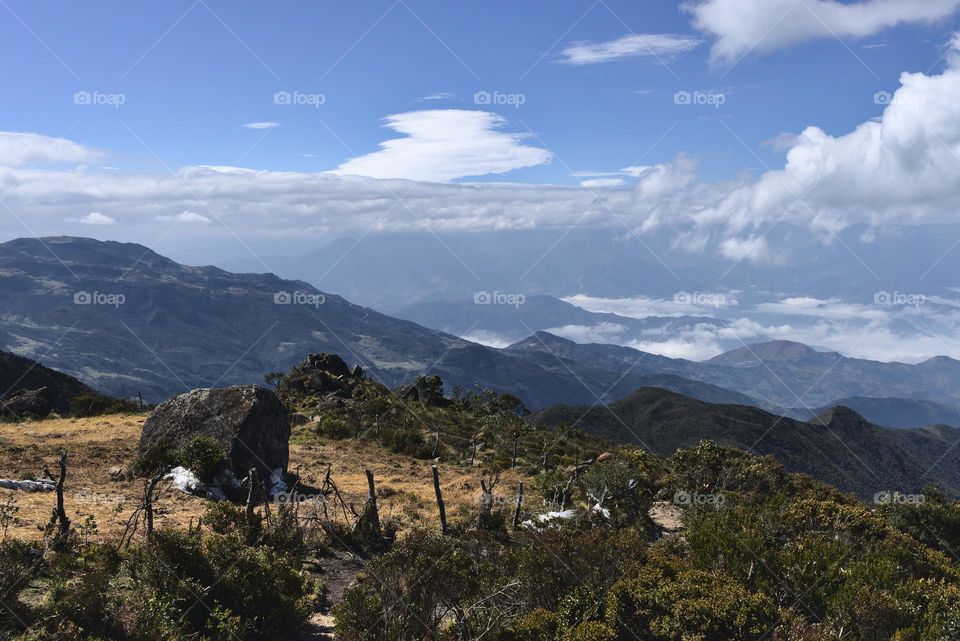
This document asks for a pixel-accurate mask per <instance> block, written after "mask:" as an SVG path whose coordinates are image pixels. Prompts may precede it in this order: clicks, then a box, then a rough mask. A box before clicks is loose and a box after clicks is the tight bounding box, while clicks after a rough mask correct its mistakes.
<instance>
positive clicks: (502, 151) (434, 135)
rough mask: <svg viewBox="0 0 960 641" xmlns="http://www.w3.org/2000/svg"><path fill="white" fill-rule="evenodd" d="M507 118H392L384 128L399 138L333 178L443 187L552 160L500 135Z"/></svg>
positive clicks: (458, 113) (470, 114) (475, 114)
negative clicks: (421, 182) (431, 183)
mask: <svg viewBox="0 0 960 641" xmlns="http://www.w3.org/2000/svg"><path fill="white" fill-rule="evenodd" d="M505 124H506V119H504V118H503V117H502V116H499V115H497V114H495V113H491V112H487V111H471V110H463V109H428V110H423V111H412V112H408V113H402V114H394V115H392V116H388V117H387V118H386V126H387V128H388V129H392V130H393V131H396V132H397V133H401V134H404V135H405V137H403V138H395V139H393V140H387V141H385V142H382V143H380V147H381V149H380V150H379V151H375V152H373V153H370V154H367V155H365V156H359V157H357V158H352V159H350V160H348V161H347V162H345V163H343V164H342V165H340V166H339V167H337V169H336V170H334V171H333V172H331V173H334V174H339V175H350V174H352V175H358V176H369V177H372V178H409V179H411V180H424V181H436V182H447V181H450V180H454V179H456V178H462V177H465V176H484V175H488V174H503V173H506V172H508V171H512V170H514V169H520V168H523V167H532V166H535V165H540V164H543V163H545V162H549V161H550V160H551V159H552V158H553V154H551V153H550V152H549V151H547V150H546V149H541V148H539V147H532V146H529V145H526V144H524V140H525V139H526V138H528V136H527V135H525V134H517V133H506V132H503V131H499V129H501V128H502V127H503V126H504V125H505Z"/></svg>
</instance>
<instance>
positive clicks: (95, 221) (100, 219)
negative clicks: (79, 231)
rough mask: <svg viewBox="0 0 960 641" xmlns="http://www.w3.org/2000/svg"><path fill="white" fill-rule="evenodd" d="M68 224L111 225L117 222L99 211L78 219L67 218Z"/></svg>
mask: <svg viewBox="0 0 960 641" xmlns="http://www.w3.org/2000/svg"><path fill="white" fill-rule="evenodd" d="M66 221H67V222H68V223H79V224H81V225H112V224H113V223H115V222H117V221H115V220H114V219H113V218H110V216H106V215H104V214H101V213H100V212H99V211H92V212H90V213H89V214H87V215H86V216H82V217H80V218H67V219H66Z"/></svg>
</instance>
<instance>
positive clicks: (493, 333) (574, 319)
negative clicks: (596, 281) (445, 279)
mask: <svg viewBox="0 0 960 641" xmlns="http://www.w3.org/2000/svg"><path fill="white" fill-rule="evenodd" d="M494 294H496V293H495V292H478V293H477V294H476V296H475V297H474V298H473V299H468V300H456V301H446V300H445V301H430V302H421V303H414V304H412V305H409V306H407V307H404V308H403V309H400V310H399V311H397V312H394V314H393V315H394V316H396V317H397V318H402V319H405V320H410V321H413V322H415V323H418V324H420V325H423V326H425V327H432V328H434V329H439V330H441V331H444V332H447V333H449V334H454V335H456V336H463V337H465V338H473V337H476V339H477V340H479V339H480V338H481V337H485V338H487V339H488V340H490V341H491V342H492V341H497V342H500V343H507V344H509V343H515V342H518V341H521V340H523V339H524V338H527V337H528V336H530V335H531V334H532V333H534V332H538V331H553V332H556V331H558V330H560V329H564V328H566V329H567V330H568V331H570V332H573V333H576V332H582V333H585V334H587V335H589V334H591V333H594V332H603V333H604V334H605V335H606V336H608V337H609V342H611V343H626V342H631V341H642V340H649V339H650V337H651V336H658V335H667V336H670V335H676V334H678V333H680V332H683V331H685V330H692V329H694V328H696V327H698V326H703V325H706V326H710V327H714V328H721V327H726V326H727V325H728V323H727V322H726V321H723V320H718V319H715V318H709V317H706V316H649V317H647V318H629V317H626V316H620V315H618V314H610V313H601V312H591V311H588V310H586V309H583V308H581V307H577V306H576V305H573V304H571V303H568V302H566V301H563V300H560V299H559V298H554V297H553V296H545V295H533V296H523V298H518V299H516V300H517V302H516V303H515V304H499V303H498V302H497V301H495V300H493V299H492V297H493V296H494Z"/></svg>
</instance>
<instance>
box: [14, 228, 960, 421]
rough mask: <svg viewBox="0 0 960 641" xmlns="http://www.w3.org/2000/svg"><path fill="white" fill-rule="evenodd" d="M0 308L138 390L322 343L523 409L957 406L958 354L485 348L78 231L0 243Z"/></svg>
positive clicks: (36, 345)
mask: <svg viewBox="0 0 960 641" xmlns="http://www.w3.org/2000/svg"><path fill="white" fill-rule="evenodd" d="M547 303H548V304H551V305H552V304H554V303H551V302H550V301H547ZM0 309H2V310H3V311H2V314H0V349H3V350H7V351H11V352H14V353H17V354H20V355H24V356H29V357H34V358H40V357H42V359H43V361H44V364H46V365H49V366H51V367H54V368H56V369H59V370H61V371H63V372H65V373H67V374H70V375H72V376H75V377H77V378H78V379H80V380H82V381H84V382H85V383H87V384H90V385H92V386H94V387H96V388H98V389H102V390H104V391H106V392H108V393H111V394H113V395H116V396H121V397H131V396H135V395H136V394H137V393H138V392H142V393H143V396H144V398H145V399H146V400H148V401H157V400H163V399H165V398H166V397H168V396H170V395H171V394H173V393H178V392H182V391H184V390H186V389H189V388H194V387H209V386H213V385H228V384H235V383H258V382H261V381H262V377H263V375H264V374H265V373H267V372H270V371H274V370H287V369H289V368H290V367H292V366H293V364H295V363H296V362H298V361H299V360H300V359H302V358H303V356H304V355H305V354H308V353H311V352H332V353H339V354H343V355H344V357H345V358H346V359H347V360H348V361H349V362H351V364H353V363H357V364H360V365H362V366H363V367H364V369H365V370H367V371H368V372H369V373H370V374H371V375H373V376H375V377H377V378H378V379H380V380H382V381H383V382H384V383H386V384H388V385H391V386H395V385H399V384H403V383H407V382H410V381H411V380H412V379H413V378H414V377H416V376H417V375H420V374H424V373H431V374H438V375H440V376H441V377H442V378H443V379H444V382H445V383H446V385H447V389H448V391H450V390H452V389H453V388H454V387H455V386H460V387H464V388H470V387H473V386H474V385H480V386H483V387H492V388H494V389H498V390H502V391H509V392H512V393H514V394H517V395H518V396H519V397H520V398H521V399H523V400H524V401H525V402H526V403H527V404H528V406H529V407H531V408H534V409H535V408H539V407H546V406H548V405H552V404H555V403H557V402H569V403H575V404H582V403H586V404H592V403H611V402H613V401H615V400H617V399H619V398H622V397H624V396H626V395H628V394H630V393H631V392H633V391H634V390H636V389H637V388H638V387H642V386H646V385H658V386H662V387H665V388H667V389H674V390H677V391H680V392H683V393H684V394H688V395H690V396H693V397H696V398H701V399H703V400H708V401H721V402H729V403H740V404H753V405H756V406H759V407H762V408H765V409H769V410H771V411H778V412H780V411H781V410H779V409H778V408H788V409H789V408H793V409H801V410H806V409H807V408H811V409H812V408H821V407H824V406H827V405H829V404H831V403H832V402H833V401H835V400H836V399H841V398H850V397H859V396H873V397H877V396H881V397H890V398H905V399H914V400H924V401H931V402H935V403H940V404H943V405H947V406H954V405H957V406H960V362H957V361H954V360H952V359H949V358H946V357H940V358H935V359H931V360H929V361H927V362H925V363H921V364H919V365H906V364H902V363H877V362H873V361H866V360H862V359H849V358H846V357H843V356H841V355H839V354H836V353H824V352H819V351H816V350H813V349H812V348H809V347H806V346H803V345H801V344H798V343H790V342H786V341H776V342H771V343H766V344H760V345H753V346H749V347H745V348H743V349H739V350H734V351H732V352H728V353H727V354H723V355H721V356H718V357H717V358H715V359H713V360H712V361H708V362H705V363H698V362H694V361H689V360H684V359H678V358H669V357H666V356H659V355H656V354H650V353H644V352H640V351H638V350H635V349H632V348H628V347H621V346H617V345H609V344H579V343H575V342H573V341H571V340H567V339H563V338H560V337H557V336H554V335H552V334H550V333H547V332H542V331H541V332H536V333H534V334H533V335H531V336H528V337H526V338H524V339H523V340H520V341H518V342H516V343H514V344H511V345H510V346H508V347H506V348H504V349H493V348H490V347H485V346H483V345H479V344H476V343H472V342H469V341H467V340H463V339H461V338H458V337H456V336H453V335H450V334H447V333H445V332H442V331H438V330H435V329H428V328H425V327H422V326H420V325H417V324H416V323H412V322H409V321H405V320H401V319H396V318H392V317H390V316H387V315H385V314H381V313H379V312H377V311H375V310H373V309H370V308H366V307H362V306H359V305H355V304H353V303H350V302H349V301H347V300H345V299H344V298H342V297H340V296H337V295H334V294H329V293H325V292H322V291H320V290H317V289H316V288H314V287H312V286H310V285H308V284H307V283H305V282H302V281H290V280H284V279H281V278H279V277H277V276H275V275H273V274H233V273H230V272H227V271H224V270H222V269H220V268H217V267H192V266H186V265H180V264H178V263H176V262H175V261H172V260H170V259H168V258H165V257H163V256H161V255H159V254H157V253H155V252H153V251H151V250H150V249H148V248H146V247H143V246H142V245H136V244H131V243H118V242H102V241H96V240H92V239H86V238H70V237H51V238H46V239H18V240H15V241H10V242H7V243H2V244H0ZM577 309H578V308H575V307H574V310H575V312H574V313H581V312H583V310H579V311H576V310H577ZM568 311H569V310H568ZM583 313H586V314H592V312H583ZM682 379H685V380H682Z"/></svg>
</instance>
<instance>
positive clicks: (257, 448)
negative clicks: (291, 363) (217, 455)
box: [139, 385, 290, 480]
mask: <svg viewBox="0 0 960 641" xmlns="http://www.w3.org/2000/svg"><path fill="white" fill-rule="evenodd" d="M196 437H206V438H207V439H209V440H210V441H212V442H214V443H216V444H217V445H218V446H219V447H220V449H221V453H222V454H223V457H224V459H225V461H226V465H227V468H228V469H229V470H230V471H232V472H233V474H234V476H236V477H237V478H243V477H244V476H246V475H247V472H248V471H249V470H250V468H253V467H255V468H257V470H258V472H259V474H260V478H263V479H271V478H273V479H275V480H280V478H282V476H283V475H285V474H286V472H287V465H288V462H289V441H290V420H289V417H288V416H287V410H286V408H285V407H284V406H283V404H282V403H281V402H280V399H278V398H277V395H276V394H274V393H273V392H271V391H270V390H268V389H265V388H263V387H258V386H255V385H241V386H236V387H226V388H219V389H195V390H193V391H191V392H187V393H185V394H180V395H178V396H174V397H173V398H171V399H170V400H168V401H166V402H165V403H161V404H160V405H159V406H157V408H156V409H155V410H154V411H153V413H151V414H150V416H149V418H147V421H146V423H144V426H143V433H142V435H141V437H140V448H139V454H140V460H141V461H145V460H146V461H149V462H152V461H159V460H162V461H163V463H164V464H166V465H168V466H173V465H181V464H182V463H183V461H179V460H176V458H177V454H176V453H177V451H178V450H179V449H180V448H181V447H183V446H184V445H185V444H187V443H189V442H190V441H191V440H192V439H195V438H196Z"/></svg>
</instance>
